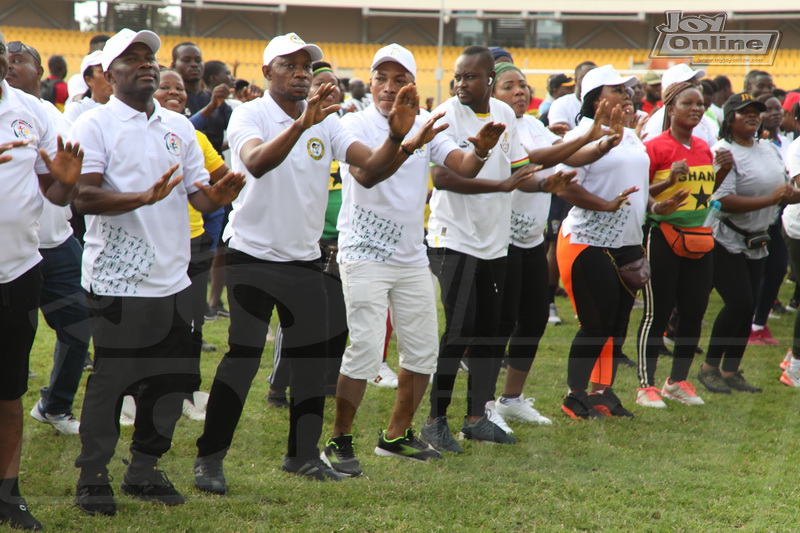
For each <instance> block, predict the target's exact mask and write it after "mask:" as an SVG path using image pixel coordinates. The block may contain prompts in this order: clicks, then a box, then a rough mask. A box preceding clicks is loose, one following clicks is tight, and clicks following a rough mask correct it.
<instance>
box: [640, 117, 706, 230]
mask: <svg viewBox="0 0 800 533" xmlns="http://www.w3.org/2000/svg"><path fill="white" fill-rule="evenodd" d="M691 143H692V144H691V146H686V145H684V144H682V143H680V142H679V141H678V140H676V139H675V138H674V137H673V136H672V135H670V130H667V131H665V132H663V133H662V134H660V135H659V136H658V137H655V138H654V139H652V140H650V141H647V142H645V143H644V146H645V148H646V149H647V155H648V156H650V184H651V185H653V184H655V183H658V182H660V181H664V180H666V179H669V174H670V171H671V170H670V169H671V168H672V163H674V162H676V161H682V160H684V159H685V160H686V165H688V167H689V173H688V174H686V175H684V176H680V177H678V181H677V182H676V183H675V185H673V186H671V187H668V188H667V189H665V190H664V191H662V192H661V193H660V194H658V195H657V196H655V199H656V201H658V202H663V201H664V200H666V199H668V198H669V197H670V196H672V195H673V194H675V193H676V192H677V191H679V190H680V189H689V197H688V198H687V199H686V205H684V206H683V207H679V208H678V210H677V211H675V212H674V213H672V214H669V215H655V214H652V213H648V215H647V216H648V218H650V219H651V220H655V221H656V222H662V221H668V222H669V223H670V224H674V225H676V226H680V227H684V228H696V227H699V226H702V225H703V222H704V221H705V219H706V215H707V212H706V210H707V209H708V203H709V202H710V201H711V194H712V193H713V192H714V182H715V180H716V176H717V175H716V173H715V172H714V164H713V163H714V157H713V156H712V155H711V149H710V148H709V147H708V143H706V142H705V141H704V140H702V139H700V138H699V137H695V136H692V140H691Z"/></svg>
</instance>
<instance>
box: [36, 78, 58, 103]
mask: <svg viewBox="0 0 800 533" xmlns="http://www.w3.org/2000/svg"><path fill="white" fill-rule="evenodd" d="M59 81H61V80H56V79H53V78H47V79H45V80H42V89H41V92H40V93H39V97H40V98H42V99H43V100H47V101H48V102H50V103H52V104H55V103H56V83H58V82H59Z"/></svg>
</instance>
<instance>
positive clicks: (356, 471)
mask: <svg viewBox="0 0 800 533" xmlns="http://www.w3.org/2000/svg"><path fill="white" fill-rule="evenodd" d="M319 458H320V459H322V460H323V461H324V462H325V464H327V465H328V466H330V467H331V468H333V469H334V470H336V471H337V472H339V473H340V474H342V475H345V476H347V477H356V476H360V475H361V474H363V473H364V471H363V470H362V469H361V463H359V462H358V458H357V457H356V451H355V448H354V447H353V436H352V435H339V436H338V437H331V438H330V439H329V440H328V442H327V444H326V445H325V448H324V449H323V450H322V453H321V454H320V456H319Z"/></svg>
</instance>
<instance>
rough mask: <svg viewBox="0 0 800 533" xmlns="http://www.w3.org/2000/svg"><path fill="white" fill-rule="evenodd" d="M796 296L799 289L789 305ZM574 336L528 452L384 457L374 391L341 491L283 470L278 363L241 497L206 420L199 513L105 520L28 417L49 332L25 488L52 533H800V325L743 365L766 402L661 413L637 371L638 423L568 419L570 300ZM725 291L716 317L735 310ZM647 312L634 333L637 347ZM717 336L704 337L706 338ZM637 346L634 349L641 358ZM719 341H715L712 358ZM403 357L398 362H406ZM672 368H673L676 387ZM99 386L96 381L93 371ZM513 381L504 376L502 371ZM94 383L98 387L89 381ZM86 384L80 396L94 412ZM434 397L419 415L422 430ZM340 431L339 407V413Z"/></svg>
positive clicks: (248, 450) (186, 434)
mask: <svg viewBox="0 0 800 533" xmlns="http://www.w3.org/2000/svg"><path fill="white" fill-rule="evenodd" d="M793 288H794V286H793V285H789V284H784V286H783V287H782V301H784V302H786V301H787V300H788V298H789V295H790V291H791V290H793ZM559 304H560V308H561V310H562V312H561V315H562V317H564V318H565V324H564V325H562V326H557V327H553V326H549V327H548V330H547V334H546V336H545V338H544V339H543V341H542V347H541V349H540V351H539V355H538V357H537V359H536V362H535V364H534V367H533V371H532V374H531V378H530V379H529V382H528V385H527V386H526V391H525V392H526V395H527V396H529V397H535V398H536V399H537V401H536V407H537V408H538V409H539V410H540V411H541V412H542V413H543V414H545V415H546V416H549V417H551V418H552V419H553V420H554V423H553V425H552V426H549V427H534V426H523V425H520V424H514V423H512V424H511V425H512V427H513V428H514V429H515V436H517V437H518V438H519V440H520V442H519V443H518V444H516V445H513V446H502V445H486V444H474V443H466V444H465V449H466V452H467V453H466V454H464V455H460V456H452V455H448V456H447V457H446V459H445V460H444V461H440V462H436V463H435V464H416V463H409V462H405V461H403V460H400V459H394V458H381V457H377V456H375V455H374V454H373V452H372V449H373V447H374V445H375V442H376V438H377V432H378V430H379V429H380V428H382V427H384V424H385V423H386V420H387V418H388V413H389V411H390V408H391V405H392V402H393V398H394V396H393V391H392V390H386V389H375V388H373V387H370V388H369V389H368V391H367V395H366V398H365V400H364V404H363V406H362V408H361V410H360V412H359V414H358V417H357V418H356V426H355V435H356V439H357V446H358V447H357V452H358V453H359V457H360V459H361V460H362V464H363V466H364V470H365V472H366V475H365V476H364V477H362V478H358V479H348V480H344V481H343V482H341V483H318V482H311V481H306V480H304V479H298V478H297V477H295V476H292V475H289V474H285V473H282V472H281V471H280V464H281V459H282V456H283V453H284V449H285V441H286V432H287V429H288V423H287V419H288V415H287V411H285V410H281V409H276V408H274V407H267V405H266V402H265V396H266V392H267V384H266V377H267V375H268V373H269V370H270V367H271V365H272V359H271V352H272V347H271V345H268V347H267V352H268V353H269V354H270V355H269V356H267V357H265V358H264V359H263V360H262V363H261V368H262V372H259V374H258V376H257V377H256V379H255V382H254V386H253V388H252V390H251V391H250V396H249V398H248V403H247V405H246V406H245V412H244V416H243V418H242V422H241V423H240V425H239V429H238V432H237V434H236V438H235V440H234V444H233V448H232V449H231V451H230V453H229V455H228V458H227V459H226V461H225V469H226V476H227V480H228V486H229V494H228V495H227V496H224V497H217V496H212V495H207V494H204V493H201V492H199V491H197V490H196V489H194V484H193V481H194V480H193V476H192V460H193V458H194V456H195V451H196V448H195V445H194V442H195V440H196V438H197V437H198V435H199V434H200V432H201V430H202V423H201V422H192V421H189V420H187V419H185V418H184V419H181V420H180V422H179V423H178V428H177V431H176V435H175V439H174V446H173V449H172V450H171V451H170V453H169V454H167V455H166V456H165V457H164V459H163V460H162V463H161V464H162V466H163V468H164V470H165V471H166V472H167V473H168V474H169V476H170V478H171V480H172V481H173V483H175V485H176V487H177V488H178V489H179V490H180V491H182V492H183V493H184V494H185V495H186V496H187V500H188V502H187V503H186V504H185V505H183V506H180V507H176V508H165V507H161V506H154V505H152V504H148V503H144V502H141V501H138V500H134V499H131V498H129V497H127V496H123V495H118V497H117V504H118V507H119V511H118V514H117V516H115V517H110V518H109V517H102V518H101V517H89V516H85V515H83V514H82V513H81V512H80V511H79V510H78V509H77V508H76V507H75V505H74V504H73V496H74V488H75V481H76V479H77V474H78V471H77V470H76V469H75V468H74V467H73V466H72V465H73V461H74V460H75V457H76V456H77V454H78V451H79V440H78V438H77V437H66V436H63V435H60V434H58V433H57V432H56V431H55V430H54V429H52V428H50V427H49V426H46V425H44V424H41V423H38V422H36V421H34V420H33V419H32V418H30V416H29V415H28V414H27V411H28V410H30V408H31V407H32V406H33V404H34V403H35V402H36V400H37V398H38V389H39V388H40V387H41V386H43V385H45V384H46V376H48V373H49V371H50V365H51V352H52V343H53V340H54V336H53V334H52V332H51V331H50V330H49V328H48V327H47V326H46V325H45V324H44V323H43V322H41V323H40V329H39V335H38V337H37V342H36V345H35V347H34V352H33V354H32V369H33V370H34V371H35V372H37V373H38V374H39V375H40V376H41V377H39V378H36V379H32V380H31V382H30V391H29V392H28V394H27V395H26V396H25V398H24V407H25V409H26V413H25V441H24V449H23V459H22V460H23V463H22V470H23V472H22V475H21V478H22V488H23V493H24V495H25V496H26V498H27V500H28V502H29V504H30V506H31V508H32V510H33V512H34V515H35V516H36V517H37V518H39V519H40V520H41V521H42V522H43V523H44V525H45V527H46V529H47V530H48V531H56V532H66V531H69V532H71V531H102V532H111V531H142V532H167V531H169V532H206V531H221V532H222V531H224V532H230V531H236V532H239V531H281V532H282V531H314V532H315V531H364V532H367V531H445V532H450V531H477V530H481V531H499V532H510V531H670V532H671V531H729V530H733V529H737V530H743V531H789V530H798V528H799V527H798V525H797V523H796V519H797V501H798V498H799V497H800V494H798V488H797V487H798V483H797V480H795V479H794V475H795V474H796V473H797V466H796V465H797V463H798V460H799V459H800V451H798V447H797V446H796V443H795V441H796V440H797V437H798V434H800V416H798V414H799V413H800V395H799V394H800V391H795V390H791V389H789V388H787V387H785V386H783V385H781V384H780V383H779V382H778V377H779V376H780V370H779V368H778V363H779V362H780V360H781V359H782V357H783V355H784V353H785V351H786V348H787V345H788V344H789V340H790V338H791V334H792V326H793V322H794V316H793V315H789V316H784V317H783V318H781V319H780V320H774V321H773V320H771V321H770V326H771V328H772V331H773V334H774V335H775V336H776V337H777V338H779V339H780V340H781V341H782V344H781V346H779V347H761V346H757V347H751V348H748V350H747V352H746V354H745V360H744V363H743V365H742V367H743V368H744V369H745V370H746V375H747V378H748V379H749V380H750V381H752V382H753V383H755V384H758V385H760V386H762V387H763V388H764V392H763V393H761V394H746V393H734V394H732V395H711V394H710V393H707V392H705V389H703V387H702V386H701V385H699V384H697V383H696V380H695V379H694V376H695V375H696V371H697V368H698V366H699V360H700V358H701V357H702V356H698V358H697V359H696V361H695V364H694V365H693V367H692V374H691V378H690V379H691V380H692V381H694V382H695V383H696V384H697V385H698V393H700V394H701V395H702V396H703V398H704V399H705V400H706V403H707V405H705V406H703V407H687V406H683V405H677V404H675V403H670V404H669V409H668V410H654V409H645V408H641V407H639V406H637V405H636V404H635V403H634V401H633V399H634V394H635V389H636V387H637V380H636V373H635V370H633V369H629V368H624V369H621V370H620V372H619V377H618V379H617V383H616V385H615V390H616V391H617V393H618V395H619V396H620V397H621V398H622V400H623V402H624V403H625V405H626V406H627V407H628V408H629V409H631V410H632V411H633V412H634V413H635V414H636V418H634V419H633V420H627V419H626V420H621V419H613V420H606V421H603V422H578V421H572V420H570V419H568V418H567V417H566V416H564V415H563V414H562V413H561V410H560V404H561V399H562V397H563V395H564V393H565V389H566V385H565V379H566V356H567V352H568V349H569V344H570V342H571V339H572V336H573V335H574V333H575V329H576V320H575V319H574V318H573V317H572V313H571V312H570V311H571V310H568V302H567V300H565V299H559ZM719 305H720V303H719V298H718V297H717V296H716V295H714V296H713V298H712V303H711V306H710V309H709V312H708V314H707V320H709V321H712V320H713V318H714V317H715V316H716V312H717V310H718V309H719ZM640 316H641V315H640V311H634V314H633V316H632V318H631V329H630V331H629V333H630V334H631V335H632V336H635V331H636V327H637V326H638V323H639V318H640ZM227 325H228V321H227V320H224V319H221V320H219V321H217V322H215V323H211V324H208V325H207V328H206V339H207V340H208V341H209V342H211V343H213V344H215V345H217V346H218V347H219V350H220V351H218V352H215V353H212V354H204V355H203V361H202V373H203V379H204V383H203V388H204V390H208V386H209V385H210V382H211V378H212V377H213V373H214V370H215V368H216V364H217V361H218V360H219V357H220V356H221V354H222V352H223V351H224V350H225V349H226V347H227V345H226V331H227ZM709 329H710V327H706V328H704V332H706V333H707V331H708V330H709ZM632 341H633V337H631V336H629V338H628V342H627V344H626V348H625V351H626V353H627V354H628V355H630V356H631V357H634V356H635V348H634V345H633V342H632ZM705 343H706V340H705V339H704V340H703V342H702V344H701V346H702V347H705ZM396 357H397V356H396V352H394V351H392V358H391V359H390V362H391V363H392V366H395V365H396ZM670 364H671V359H669V358H663V357H662V358H661V361H660V366H659V371H658V374H657V380H659V383H661V382H663V379H664V378H665V377H666V375H667V372H668V369H669V365H670ZM84 379H85V376H84ZM500 379H501V380H502V379H504V374H501V377H500ZM84 383H85V381H84ZM465 383H466V375H465V374H463V373H462V374H461V375H460V377H459V380H458V382H457V385H458V387H459V388H458V398H457V400H455V401H454V404H453V407H452V408H451V416H450V419H451V420H450V423H451V424H450V425H451V429H453V430H457V429H458V428H460V425H461V416H462V414H463V412H464V396H465V394H464V387H465ZM83 387H84V384H82V385H81V389H80V391H79V394H78V398H77V399H76V404H75V405H76V414H77V415H78V416H80V408H81V403H82V401H83ZM427 409H428V401H427V398H426V399H425V400H423V404H422V407H421V410H420V413H419V414H418V416H417V418H416V419H415V425H416V426H417V427H418V426H419V425H420V424H421V423H422V421H423V419H424V416H425V415H426V414H427ZM326 410H327V415H326V430H325V434H326V435H327V433H328V431H329V429H330V424H331V422H332V415H333V410H332V402H330V401H329V402H328V403H327V405H326ZM130 436H131V428H123V434H122V437H121V439H120V444H119V446H118V448H117V456H116V457H115V458H114V460H113V462H112V463H111V465H110V471H111V473H112V475H113V476H115V478H116V481H115V482H114V484H115V485H116V486H115V491H116V492H119V491H118V483H119V482H120V481H121V480H122V475H123V472H124V466H123V464H122V462H121V459H122V458H123V457H127V447H128V444H129V441H130Z"/></svg>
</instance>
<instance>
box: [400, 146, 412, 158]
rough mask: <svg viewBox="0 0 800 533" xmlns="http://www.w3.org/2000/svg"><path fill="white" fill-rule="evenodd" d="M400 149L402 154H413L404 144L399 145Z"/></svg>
mask: <svg viewBox="0 0 800 533" xmlns="http://www.w3.org/2000/svg"><path fill="white" fill-rule="evenodd" d="M400 149H401V150H402V151H403V153H405V154H406V155H409V156H411V155H414V152H412V151H411V150H409V149H408V148H406V145H405V144H401V145H400Z"/></svg>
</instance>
